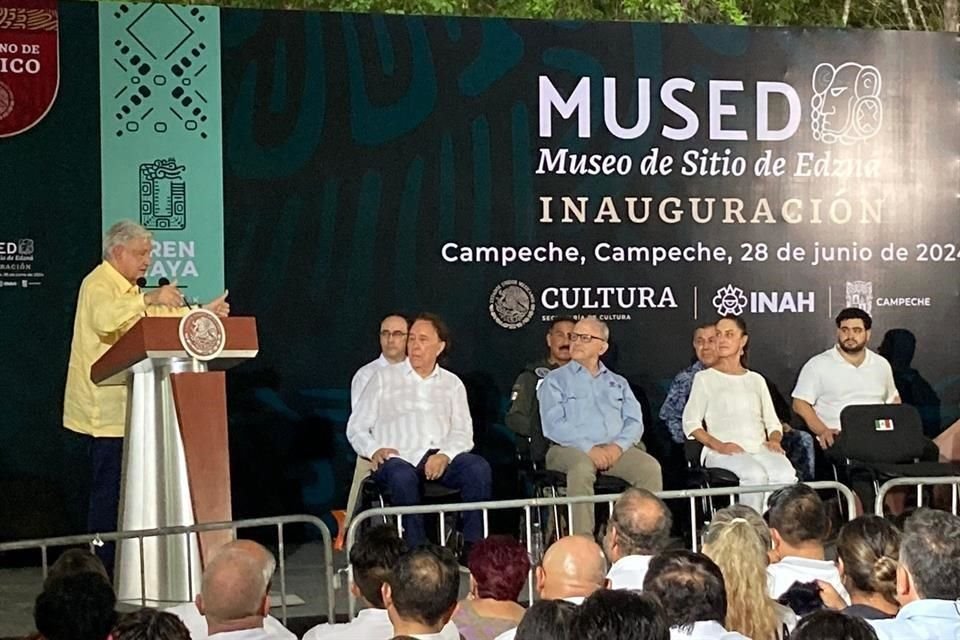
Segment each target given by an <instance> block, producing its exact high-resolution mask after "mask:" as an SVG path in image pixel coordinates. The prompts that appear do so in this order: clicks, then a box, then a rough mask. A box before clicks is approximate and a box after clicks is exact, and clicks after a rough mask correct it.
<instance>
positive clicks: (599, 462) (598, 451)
mask: <svg viewBox="0 0 960 640" xmlns="http://www.w3.org/2000/svg"><path fill="white" fill-rule="evenodd" d="M587 455H588V456H590V461H591V462H593V466H594V467H596V468H597V470H598V471H606V470H607V469H609V468H610V465H611V463H610V452H609V451H607V449H606V447H605V445H597V446H595V447H593V448H592V449H590V451H587Z"/></svg>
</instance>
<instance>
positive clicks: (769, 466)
mask: <svg viewBox="0 0 960 640" xmlns="http://www.w3.org/2000/svg"><path fill="white" fill-rule="evenodd" d="M748 339H749V336H748V335H747V325H746V323H745V322H744V321H743V319H742V318H740V317H738V316H733V315H727V316H724V317H723V318H721V319H720V321H719V322H717V352H718V354H719V359H718V360H717V362H716V364H714V365H713V366H712V367H711V368H709V369H704V370H703V371H700V372H699V373H697V375H695V376H694V377H693V388H692V389H691V390H690V399H689V400H687V405H686V407H684V409H683V431H684V433H686V434H687V437H688V438H694V439H695V440H697V441H698V442H700V443H702V444H703V454H702V458H701V462H702V464H703V466H705V467H708V468H709V467H714V468H719V469H726V470H727V471H730V472H732V473H734V474H736V476H737V477H738V478H740V486H751V485H752V486H756V485H764V484H788V483H792V482H796V481H797V474H796V471H794V468H793V465H791V464H790V461H789V460H788V459H787V456H786V455H784V453H783V448H782V447H781V446H780V439H781V437H782V436H783V433H782V431H781V426H780V421H779V420H778V419H777V413H776V411H775V410H774V408H773V400H771V399H770V392H769V391H768V390H767V384H766V382H765V381H764V379H763V377H762V376H761V375H760V374H758V373H754V372H753V371H749V370H747V369H746V368H745V367H744V366H743V363H744V361H745V358H744V354H745V353H746V349H747V341H748ZM740 502H742V503H743V504H746V505H749V506H751V507H753V508H754V509H756V510H757V511H759V512H763V504H764V494H762V493H753V494H744V495H742V496H741V500H740Z"/></svg>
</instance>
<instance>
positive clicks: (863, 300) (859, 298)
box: [847, 280, 873, 313]
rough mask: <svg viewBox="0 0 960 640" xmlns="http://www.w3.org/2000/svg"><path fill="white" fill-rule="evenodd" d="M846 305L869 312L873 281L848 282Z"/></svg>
mask: <svg viewBox="0 0 960 640" xmlns="http://www.w3.org/2000/svg"><path fill="white" fill-rule="evenodd" d="M847 306H848V307H856V308H857V309H863V310H864V311H866V312H867V313H870V312H871V310H872V309H873V283H872V282H867V281H866V280H854V281H853V282H848V283H847Z"/></svg>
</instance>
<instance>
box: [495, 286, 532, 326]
mask: <svg viewBox="0 0 960 640" xmlns="http://www.w3.org/2000/svg"><path fill="white" fill-rule="evenodd" d="M535 308H536V302H535V299H534V297H533V291H531V290H530V287H528V286H527V285H525V284H524V283H522V282H520V281H519V280H504V281H503V282H501V283H500V284H498V285H497V286H495V287H494V288H493V291H492V292H491V293H490V317H491V318H493V320H494V321H495V322H496V323H497V324H498V325H500V326H501V327H504V328H505V329H519V328H520V327H522V326H523V325H525V324H527V323H528V322H530V318H532V317H533V310H534V309H535Z"/></svg>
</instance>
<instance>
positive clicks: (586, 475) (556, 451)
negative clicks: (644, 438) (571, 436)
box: [546, 444, 663, 537]
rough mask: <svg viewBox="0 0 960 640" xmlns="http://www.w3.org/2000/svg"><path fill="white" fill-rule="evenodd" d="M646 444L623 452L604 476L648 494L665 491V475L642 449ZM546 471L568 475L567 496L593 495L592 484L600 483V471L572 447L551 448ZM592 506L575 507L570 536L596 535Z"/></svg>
mask: <svg viewBox="0 0 960 640" xmlns="http://www.w3.org/2000/svg"><path fill="white" fill-rule="evenodd" d="M642 446H643V445H637V446H634V447H630V448H629V449H627V450H626V451H624V452H623V455H621V456H620V459H619V460H617V463H616V464H615V465H613V466H612V467H610V468H609V469H607V470H606V471H603V472H601V473H603V475H607V476H615V477H617V478H621V479H623V480H625V481H626V482H628V483H629V484H630V485H631V486H634V487H640V488H641V489H647V490H648V491H662V490H663V475H662V473H661V471H660V463H659V462H657V460H656V458H654V457H653V456H651V455H650V454H649V453H647V452H646V451H644V450H643V448H642ZM546 462H547V469H549V470H551V471H560V472H562V473H565V474H566V475H567V495H568V496H592V495H593V483H594V482H596V480H597V468H596V467H594V466H593V461H592V460H590V456H588V455H587V454H586V453H584V452H583V451H580V450H579V449H574V448H572V447H561V446H560V445H556V444H555V445H552V446H551V447H550V449H549V450H548V451H547V460H546ZM593 507H594V506H593V505H592V504H576V505H573V522H572V523H570V533H572V534H585V535H588V536H591V537H592V536H593V528H594V517H593Z"/></svg>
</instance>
